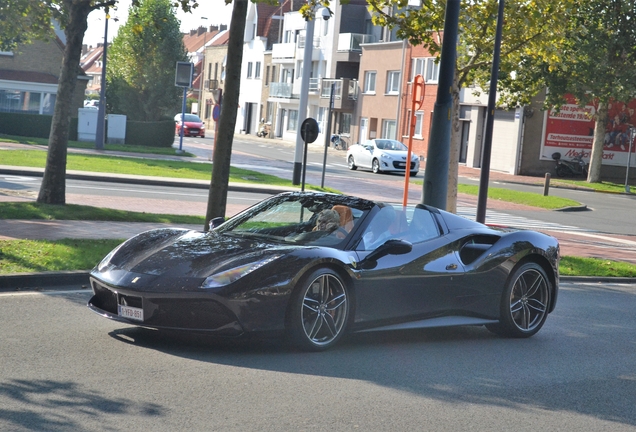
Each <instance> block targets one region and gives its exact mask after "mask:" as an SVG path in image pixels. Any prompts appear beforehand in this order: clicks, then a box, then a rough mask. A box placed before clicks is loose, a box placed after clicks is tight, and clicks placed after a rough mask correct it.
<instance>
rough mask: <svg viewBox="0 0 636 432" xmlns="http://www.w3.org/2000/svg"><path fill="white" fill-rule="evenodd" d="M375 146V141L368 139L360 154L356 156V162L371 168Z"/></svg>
mask: <svg viewBox="0 0 636 432" xmlns="http://www.w3.org/2000/svg"><path fill="white" fill-rule="evenodd" d="M374 148H375V146H374V144H373V141H371V140H368V141H366V142H365V143H364V144H362V147H361V148H360V153H359V156H358V157H357V158H356V164H357V165H358V166H361V167H363V168H371V161H372V160H373V149H374Z"/></svg>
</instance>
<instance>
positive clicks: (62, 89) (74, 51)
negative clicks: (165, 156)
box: [37, 1, 91, 204]
mask: <svg viewBox="0 0 636 432" xmlns="http://www.w3.org/2000/svg"><path fill="white" fill-rule="evenodd" d="M68 3H69V10H68V17H69V19H68V22H67V23H66V27H65V29H64V34H65V35H66V46H65V47H64V58H63V60H62V68H61V71H60V79H59V84H58V88H57V97H56V100H55V107H54V109H53V119H52V121H51V132H50V134H49V150H48V153H47V157H46V167H45V169H44V178H43V179H42V184H41V186H40V193H39V194H38V199H37V202H39V203H46V204H64V203H65V202H66V196H65V193H66V147H67V145H68V132H69V128H70V123H71V108H72V104H73V96H74V94H75V84H76V83H77V75H78V73H79V72H80V66H79V63H80V57H81V54H82V40H83V39H84V33H85V32H86V28H87V26H88V25H87V21H86V20H87V17H88V14H89V13H90V11H91V4H90V1H82V2H75V1H74V2H68Z"/></svg>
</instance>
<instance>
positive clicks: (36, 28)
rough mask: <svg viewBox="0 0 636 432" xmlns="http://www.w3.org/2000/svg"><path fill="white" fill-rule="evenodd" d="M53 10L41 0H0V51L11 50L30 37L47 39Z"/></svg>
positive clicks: (50, 31) (26, 41)
mask: <svg viewBox="0 0 636 432" xmlns="http://www.w3.org/2000/svg"><path fill="white" fill-rule="evenodd" d="M52 16H53V11H52V10H51V9H50V7H49V5H48V2H46V1H41V0H3V1H2V2H0V23H1V27H0V29H1V30H0V51H13V50H15V49H16V48H17V47H18V45H19V44H25V43H29V42H31V41H32V39H44V40H46V39H48V38H50V37H51V34H52V30H53V26H52V25H51V17H52Z"/></svg>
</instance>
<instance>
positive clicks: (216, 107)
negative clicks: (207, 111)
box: [212, 105, 221, 121]
mask: <svg viewBox="0 0 636 432" xmlns="http://www.w3.org/2000/svg"><path fill="white" fill-rule="evenodd" d="M220 116H221V105H214V108H212V120H214V121H217V120H218V119H219V117H220Z"/></svg>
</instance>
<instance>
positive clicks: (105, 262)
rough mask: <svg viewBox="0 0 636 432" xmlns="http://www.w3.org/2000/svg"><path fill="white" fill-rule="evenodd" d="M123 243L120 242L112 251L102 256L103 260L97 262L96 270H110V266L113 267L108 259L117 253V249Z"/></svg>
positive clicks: (102, 271) (101, 271)
mask: <svg viewBox="0 0 636 432" xmlns="http://www.w3.org/2000/svg"><path fill="white" fill-rule="evenodd" d="M124 243H125V242H124ZM124 243H122V244H120V245H119V246H117V247H116V248H115V249H113V250H112V251H110V252H109V253H108V255H106V256H105V257H104V259H103V260H101V261H100V263H99V264H97V271H98V272H100V273H104V272H105V271H108V270H110V269H111V268H113V267H115V266H114V265H113V264H111V263H110V260H111V259H112V258H113V256H115V254H116V253H117V251H118V250H119V249H121V247H122V246H123V245H124Z"/></svg>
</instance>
